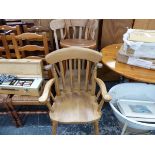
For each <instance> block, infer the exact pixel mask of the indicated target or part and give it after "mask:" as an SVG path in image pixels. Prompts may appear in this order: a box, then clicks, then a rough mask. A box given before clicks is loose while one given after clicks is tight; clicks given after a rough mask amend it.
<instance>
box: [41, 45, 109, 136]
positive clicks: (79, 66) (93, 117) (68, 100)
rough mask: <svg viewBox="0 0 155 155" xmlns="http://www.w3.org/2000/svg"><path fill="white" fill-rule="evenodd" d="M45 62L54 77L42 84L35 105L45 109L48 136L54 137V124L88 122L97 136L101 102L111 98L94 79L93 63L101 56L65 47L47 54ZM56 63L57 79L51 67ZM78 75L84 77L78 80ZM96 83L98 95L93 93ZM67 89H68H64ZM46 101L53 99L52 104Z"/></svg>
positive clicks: (88, 50) (96, 79) (90, 51)
mask: <svg viewBox="0 0 155 155" xmlns="http://www.w3.org/2000/svg"><path fill="white" fill-rule="evenodd" d="M45 59H46V61H47V62H48V63H49V64H52V68H51V70H52V73H53V76H54V78H53V79H51V80H49V81H48V82H47V83H46V85H45V87H44V91H43V94H42V96H41V97H40V98H39V102H41V103H43V104H46V105H47V106H48V108H49V111H50V112H49V115H50V119H51V120H52V133H53V134H56V129H57V125H58V123H66V124H67V123H69V124H70V123H88V122H92V123H94V126H95V133H96V134H99V127H98V121H99V119H100V118H101V115H102V113H101V109H102V106H103V104H104V101H110V99H111V97H110V96H109V95H108V94H107V90H106V86H105V84H104V82H103V81H102V80H100V79H98V78H97V64H98V62H99V61H101V59H102V54H101V53H99V52H97V51H95V50H92V49H87V48H82V47H69V48H63V49H59V50H56V51H54V52H52V53H50V54H48V55H47V56H46V57H45ZM83 60H84V61H86V67H83V63H82V62H83ZM63 61H65V62H66V70H68V72H69V77H68V75H67V74H65V72H64V65H63ZM56 64H59V68H60V77H58V72H57V70H56V68H55V67H56ZM75 71H77V72H76V73H75ZM82 72H85V78H82V76H81V75H83V74H81V73H82ZM83 79H84V80H83ZM68 82H69V84H68ZM60 83H62V86H63V88H62V89H60ZM96 84H98V86H99V88H100V90H99V91H98V92H96ZM53 85H55V91H56V96H54V95H53V94H52V93H51V88H52V86H53ZM68 86H69V87H70V88H67V87H68ZM49 98H51V99H52V100H53V105H51V103H50V101H49ZM98 103H99V104H98Z"/></svg>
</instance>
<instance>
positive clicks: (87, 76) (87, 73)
mask: <svg viewBox="0 0 155 155" xmlns="http://www.w3.org/2000/svg"><path fill="white" fill-rule="evenodd" d="M89 72H90V62H89V61H87V66H86V80H85V90H86V91H88V78H89Z"/></svg>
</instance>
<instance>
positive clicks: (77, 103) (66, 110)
mask: <svg viewBox="0 0 155 155" xmlns="http://www.w3.org/2000/svg"><path fill="white" fill-rule="evenodd" d="M53 109H54V112H53V113H52V112H51V113H50V118H51V119H52V120H54V121H58V122H61V123H86V122H93V121H95V120H98V119H99V118H100V117H101V113H100V112H98V111H97V109H98V103H97V102H95V97H93V96H91V95H90V94H88V93H86V92H73V93H66V94H63V95H61V96H60V97H56V99H55V102H54V104H53Z"/></svg>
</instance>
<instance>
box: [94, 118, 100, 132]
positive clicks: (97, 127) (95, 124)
mask: <svg viewBox="0 0 155 155" xmlns="http://www.w3.org/2000/svg"><path fill="white" fill-rule="evenodd" d="M94 129H95V134H96V135H99V125H98V121H95V122H94Z"/></svg>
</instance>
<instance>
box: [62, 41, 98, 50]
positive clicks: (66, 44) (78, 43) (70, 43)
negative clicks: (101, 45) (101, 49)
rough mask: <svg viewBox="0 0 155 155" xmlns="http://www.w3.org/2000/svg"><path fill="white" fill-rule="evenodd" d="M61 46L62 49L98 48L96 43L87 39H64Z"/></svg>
mask: <svg viewBox="0 0 155 155" xmlns="http://www.w3.org/2000/svg"><path fill="white" fill-rule="evenodd" d="M60 46H61V47H69V46H80V47H85V48H92V49H93V48H95V47H96V41H95V40H86V39H64V40H61V41H60Z"/></svg>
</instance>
